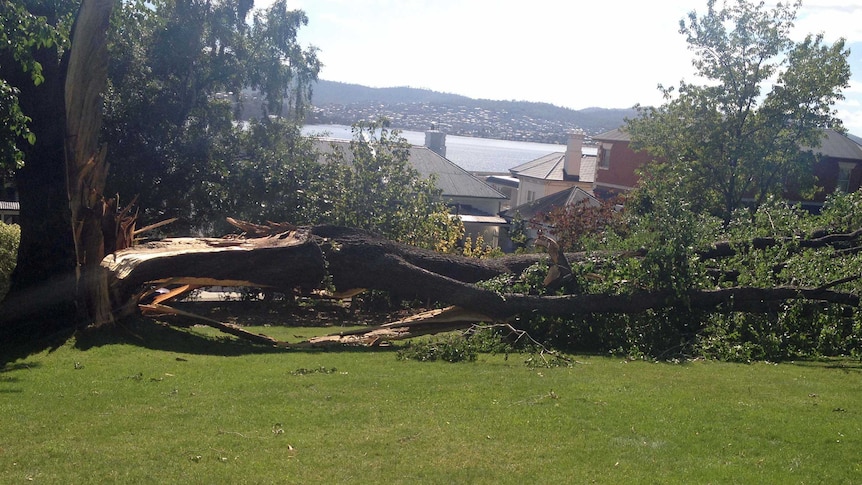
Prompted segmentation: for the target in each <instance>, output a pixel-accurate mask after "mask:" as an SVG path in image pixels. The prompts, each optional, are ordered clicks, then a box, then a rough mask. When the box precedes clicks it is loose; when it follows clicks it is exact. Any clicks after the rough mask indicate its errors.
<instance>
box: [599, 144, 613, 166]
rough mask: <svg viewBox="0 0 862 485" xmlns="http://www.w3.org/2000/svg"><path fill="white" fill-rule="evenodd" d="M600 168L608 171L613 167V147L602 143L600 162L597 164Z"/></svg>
mask: <svg viewBox="0 0 862 485" xmlns="http://www.w3.org/2000/svg"><path fill="white" fill-rule="evenodd" d="M597 166H598V167H599V168H604V169H608V168H610V166H611V145H606V144H604V143H602V144H601V145H600V146H599V160H598V163H597Z"/></svg>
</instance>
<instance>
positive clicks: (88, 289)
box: [65, 0, 114, 325]
mask: <svg viewBox="0 0 862 485" xmlns="http://www.w3.org/2000/svg"><path fill="white" fill-rule="evenodd" d="M112 6H113V1H112V0H83V2H82V3H81V9H80V10H79V11H78V17H77V19H76V20H75V26H74V32H73V33H72V49H71V54H70V57H69V68H68V71H67V73H66V108H65V111H66V144H65V147H66V170H67V186H68V194H69V202H68V203H69V207H70V209H71V225H72V236H73V238H74V242H75V255H76V260H77V279H78V287H77V301H78V308H79V311H81V312H83V316H84V318H85V319H86V320H87V321H89V322H93V323H94V324H95V325H101V324H104V323H109V322H111V321H112V316H111V305H110V299H109V297H108V287H107V281H106V280H105V278H104V274H103V272H102V271H101V268H100V266H99V264H100V263H101V261H102V259H103V258H104V257H105V239H104V237H103V234H102V231H103V227H104V225H105V224H104V221H105V219H106V218H113V216H114V214H112V213H110V211H111V209H112V206H111V205H110V204H108V203H107V202H106V201H105V199H104V196H103V194H104V192H105V179H106V178H107V176H108V164H107V163H106V161H105V155H106V152H107V150H106V147H104V146H102V147H100V146H99V141H98V140H99V131H100V130H101V126H102V97H101V95H102V90H103V89H104V87H105V83H106V82H107V78H108V47H107V33H108V25H109V23H110V18H111V8H112Z"/></svg>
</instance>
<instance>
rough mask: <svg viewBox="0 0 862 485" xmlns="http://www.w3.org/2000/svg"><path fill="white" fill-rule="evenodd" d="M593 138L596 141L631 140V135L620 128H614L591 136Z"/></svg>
mask: <svg viewBox="0 0 862 485" xmlns="http://www.w3.org/2000/svg"><path fill="white" fill-rule="evenodd" d="M593 140H598V141H631V140H632V139H631V137H630V136H629V134H628V133H626V132H624V131H623V130H622V129H621V128H614V129H613V130H611V131H606V132H604V133H602V134H599V135H595V136H593Z"/></svg>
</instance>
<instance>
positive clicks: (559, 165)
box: [509, 152, 566, 180]
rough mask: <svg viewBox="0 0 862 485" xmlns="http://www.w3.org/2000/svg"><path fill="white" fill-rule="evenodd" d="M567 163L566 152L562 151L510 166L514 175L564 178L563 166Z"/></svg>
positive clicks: (553, 178)
mask: <svg viewBox="0 0 862 485" xmlns="http://www.w3.org/2000/svg"><path fill="white" fill-rule="evenodd" d="M565 165H566V154H565V153H562V152H555V153H549V154H547V155H545V156H542V157H539V158H537V159H535V160H530V161H529V162H527V163H522V164H521V165H518V166H517V167H514V168H510V169H509V171H510V172H512V174H514V175H520V176H525V177H533V178H536V179H542V180H563V175H564V174H563V168H564V167H565Z"/></svg>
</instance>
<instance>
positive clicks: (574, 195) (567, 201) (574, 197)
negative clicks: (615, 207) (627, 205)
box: [500, 187, 599, 220]
mask: <svg viewBox="0 0 862 485" xmlns="http://www.w3.org/2000/svg"><path fill="white" fill-rule="evenodd" d="M582 200H586V201H587V202H586V204H587V205H589V206H590V207H595V206H597V205H599V200H598V199H596V198H595V197H594V196H593V195H592V194H590V193H589V192H587V191H586V190H584V189H582V188H580V187H572V188H570V189H566V190H561V191H560V192H557V193H554V194H551V195H546V196H544V197H542V198H540V199H536V200H534V201H532V202H527V203H526V204H521V205H519V206H518V207H513V208H511V209H509V210H506V211H504V212H501V213H500V215H501V216H503V217H505V218H508V219H511V218H514V217H515V214H521V218H522V219H524V220H530V219H532V218H533V217H535V216H536V215H538V214H547V213H548V212H550V211H551V209H553V208H554V207H565V206H567V205H573V204H576V203H578V202H580V201H582Z"/></svg>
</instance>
